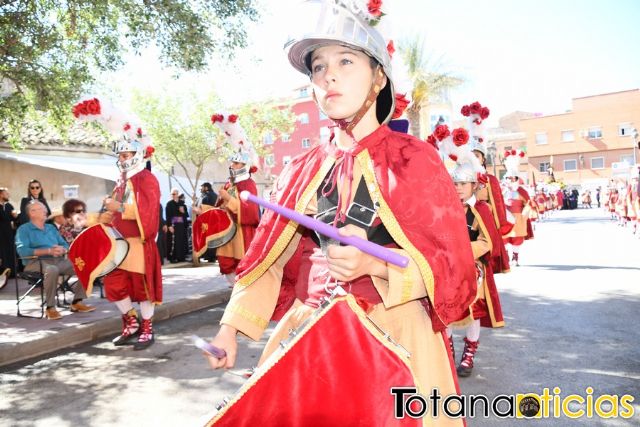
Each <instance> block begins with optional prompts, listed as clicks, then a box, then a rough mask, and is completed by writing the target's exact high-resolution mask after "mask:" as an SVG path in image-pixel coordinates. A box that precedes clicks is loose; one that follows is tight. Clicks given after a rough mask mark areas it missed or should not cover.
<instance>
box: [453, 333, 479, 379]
mask: <svg viewBox="0 0 640 427" xmlns="http://www.w3.org/2000/svg"><path fill="white" fill-rule="evenodd" d="M479 344H480V340H478V341H469V340H468V339H467V338H466V337H465V339H464V350H463V351H462V360H461V361H460V366H458V369H457V371H458V376H459V377H468V376H469V375H471V371H473V357H474V356H475V355H476V351H478V345H479Z"/></svg>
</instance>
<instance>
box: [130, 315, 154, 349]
mask: <svg viewBox="0 0 640 427" xmlns="http://www.w3.org/2000/svg"><path fill="white" fill-rule="evenodd" d="M154 341H155V339H154V337H153V324H152V322H151V319H142V327H141V328H140V336H138V342H137V343H135V344H134V345H133V349H134V350H144V349H145V348H147V347H149V346H150V345H151V344H153V342H154Z"/></svg>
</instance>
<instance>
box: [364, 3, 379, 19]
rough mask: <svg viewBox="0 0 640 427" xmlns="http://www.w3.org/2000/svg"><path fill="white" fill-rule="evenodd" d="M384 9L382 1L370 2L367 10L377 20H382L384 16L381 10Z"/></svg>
mask: <svg viewBox="0 0 640 427" xmlns="http://www.w3.org/2000/svg"><path fill="white" fill-rule="evenodd" d="M381 7H382V0H369V4H368V5H367V9H369V13H370V14H371V15H373V16H375V17H376V18H380V17H381V16H382V11H381V10H380V8H381Z"/></svg>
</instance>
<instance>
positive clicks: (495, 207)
mask: <svg viewBox="0 0 640 427" xmlns="http://www.w3.org/2000/svg"><path fill="white" fill-rule="evenodd" d="M487 178H488V180H489V181H488V182H487V187H488V190H489V192H488V193H489V205H490V206H491V209H492V215H491V216H492V220H493V223H494V224H495V227H496V228H497V230H498V231H499V232H500V234H501V235H502V236H506V235H507V234H509V233H510V232H511V229H512V228H513V224H512V223H510V222H509V221H508V220H507V207H506V206H505V204H504V197H502V189H501V188H500V181H498V178H496V177H495V176H493V175H489V174H487ZM493 245H494V250H493V256H492V260H491V264H492V267H493V271H494V272H495V273H506V272H508V271H509V269H510V266H509V254H508V253H507V249H506V248H505V247H504V241H503V240H502V239H500V242H499V243H498V242H494V243H493Z"/></svg>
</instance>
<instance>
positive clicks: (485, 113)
mask: <svg viewBox="0 0 640 427" xmlns="http://www.w3.org/2000/svg"><path fill="white" fill-rule="evenodd" d="M489 113H490V111H489V109H488V108H487V107H482V108H481V109H480V117H481V118H482V120H484V119H486V118H487V117H489Z"/></svg>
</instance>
